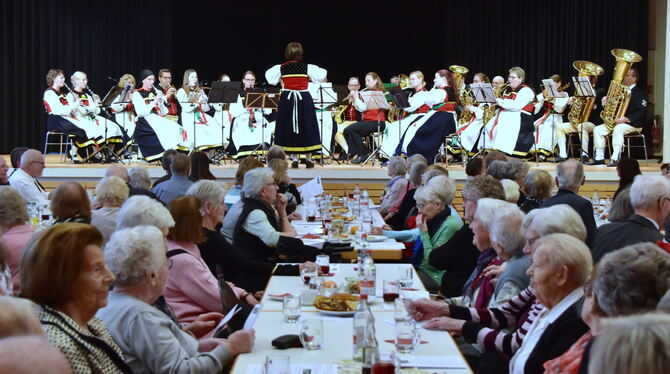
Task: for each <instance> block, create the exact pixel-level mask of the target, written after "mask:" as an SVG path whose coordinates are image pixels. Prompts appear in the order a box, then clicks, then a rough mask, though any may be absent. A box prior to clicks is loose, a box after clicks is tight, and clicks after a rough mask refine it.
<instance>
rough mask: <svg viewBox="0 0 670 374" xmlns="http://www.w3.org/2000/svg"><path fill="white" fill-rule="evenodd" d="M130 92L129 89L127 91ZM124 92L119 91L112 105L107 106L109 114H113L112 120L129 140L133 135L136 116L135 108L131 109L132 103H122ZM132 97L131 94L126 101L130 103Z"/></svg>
mask: <svg viewBox="0 0 670 374" xmlns="http://www.w3.org/2000/svg"><path fill="white" fill-rule="evenodd" d="M128 90H130V88H129V89H128ZM125 92H126V91H125V90H123V89H122V90H121V92H120V93H119V95H118V96H116V98H115V99H114V101H112V104H111V105H110V106H109V109H110V112H112V114H114V120H115V122H116V123H118V124H119V126H121V128H122V129H124V131H125V132H126V134H127V135H128V137H129V138H132V137H133V135H134V134H135V121H136V120H137V114H136V113H135V108H134V107H133V103H132V102H123V101H122V99H123V96H124V94H125ZM131 97H132V92H131V93H130V95H128V100H129V101H130V99H131Z"/></svg>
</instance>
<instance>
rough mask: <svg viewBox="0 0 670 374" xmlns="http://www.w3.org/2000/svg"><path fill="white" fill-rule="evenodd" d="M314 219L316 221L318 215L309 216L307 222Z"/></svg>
mask: <svg viewBox="0 0 670 374" xmlns="http://www.w3.org/2000/svg"><path fill="white" fill-rule="evenodd" d="M314 221H316V215H309V216H307V222H314Z"/></svg>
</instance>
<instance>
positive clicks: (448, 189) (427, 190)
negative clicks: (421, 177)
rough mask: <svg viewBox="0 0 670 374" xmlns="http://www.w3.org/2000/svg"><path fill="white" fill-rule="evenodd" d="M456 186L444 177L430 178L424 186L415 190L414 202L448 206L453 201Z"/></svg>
mask: <svg viewBox="0 0 670 374" xmlns="http://www.w3.org/2000/svg"><path fill="white" fill-rule="evenodd" d="M455 194H456V184H455V183H454V181H453V180H451V178H449V177H447V176H445V175H438V176H436V177H433V178H431V179H430V180H429V181H428V183H427V184H426V185H425V186H421V187H419V188H417V189H416V192H415V193H414V199H415V200H419V199H420V200H425V201H435V202H439V203H442V204H444V205H449V204H451V202H452V201H453V200H454V195H455Z"/></svg>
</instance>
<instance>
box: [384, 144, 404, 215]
mask: <svg viewBox="0 0 670 374" xmlns="http://www.w3.org/2000/svg"><path fill="white" fill-rule="evenodd" d="M386 173H387V174H388V176H389V177H391V179H390V180H389V181H388V182H387V183H386V186H385V187H384V196H382V200H381V202H380V203H379V213H380V214H381V215H382V217H383V216H385V215H386V214H387V213H388V212H389V210H390V209H391V208H393V207H394V206H395V205H396V204H398V203H400V196H401V191H402V190H403V189H404V188H405V187H406V185H407V179H405V174H407V162H406V161H405V159H404V158H402V157H400V156H394V157H391V159H390V160H389V162H388V164H387V165H386Z"/></svg>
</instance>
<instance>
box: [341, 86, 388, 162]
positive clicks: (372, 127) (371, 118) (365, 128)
mask: <svg viewBox="0 0 670 374" xmlns="http://www.w3.org/2000/svg"><path fill="white" fill-rule="evenodd" d="M379 92H381V91H379ZM354 107H355V108H356V110H358V111H359V112H361V113H362V115H361V121H360V122H356V123H352V124H351V125H349V126H348V127H347V128H346V129H344V138H345V139H346V140H347V145H349V156H355V155H357V156H358V157H359V158H367V154H368V151H367V150H366V149H365V145H364V144H363V137H364V136H368V135H370V134H372V133H373V132H375V131H377V129H379V130H380V131H384V129H385V128H386V111H385V110H384V109H368V106H367V104H366V103H365V102H363V100H362V99H361V97H360V96H359V97H358V98H357V99H356V100H354ZM361 156H365V157H361ZM359 161H363V160H359Z"/></svg>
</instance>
